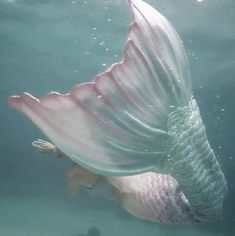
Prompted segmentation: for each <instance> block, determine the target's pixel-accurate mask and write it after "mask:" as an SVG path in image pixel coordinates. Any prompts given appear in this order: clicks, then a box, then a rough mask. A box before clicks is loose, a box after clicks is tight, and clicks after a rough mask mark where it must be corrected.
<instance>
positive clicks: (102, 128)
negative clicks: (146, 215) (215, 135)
mask: <svg viewBox="0 0 235 236" xmlns="http://www.w3.org/2000/svg"><path fill="white" fill-rule="evenodd" d="M130 6H131V10H132V12H133V20H132V23H131V24H130V27H129V34H128V39H127V42H126V45H125V50H124V58H123V60H122V61H121V62H119V63H115V64H113V65H112V66H111V67H110V68H109V69H108V70H107V71H105V72H104V73H102V74H99V75H97V76H96V77H95V78H94V80H93V81H92V82H90V83H84V84H80V85H77V86H75V87H74V88H73V89H72V90H71V91H69V93H68V94H65V95H62V94H59V93H56V92H51V93H50V94H48V95H47V96H45V97H44V98H42V99H41V100H38V99H36V98H34V97H33V96H32V95H30V94H28V93H25V94H23V95H21V96H13V97H11V98H10V104H11V106H13V107H15V108H16V109H18V110H20V111H22V112H23V113H25V114H26V115H27V116H28V117H29V118H30V119H31V120H32V121H33V122H34V123H35V124H36V125H37V126H38V127H39V128H40V129H41V130H42V131H43V132H44V133H45V134H46V135H47V136H48V137H49V138H50V139H51V140H52V141H53V142H54V143H55V145H56V146H57V147H58V148H59V149H61V150H62V151H63V152H64V153H66V154H67V155H68V156H69V157H70V158H71V159H73V160H74V161H75V162H77V163H79V164H80V165H82V166H83V167H85V168H87V169H89V170H91V171H93V172H95V173H99V174H105V175H130V174H135V173H140V172H144V171H147V170H154V169H156V164H157V163H158V162H159V163H160V162H161V163H162V162H163V161H164V154H165V146H166V140H167V138H168V133H167V117H168V113H169V112H170V111H171V110H172V107H175V106H176V107H178V106H185V105H186V104H188V102H189V100H190V97H191V87H190V82H189V73H188V66H187V60H186V56H185V52H184V49H183V46H182V44H181V41H180V39H179V37H178V35H177V33H176V32H175V30H174V29H173V27H172V26H171V25H170V24H169V22H168V21H167V20H166V19H165V18H164V17H163V16H162V15H161V14H160V13H158V12H157V11H156V10H155V9H153V8H152V7H151V6H149V5H148V4H146V3H145V2H143V1H139V0H133V1H130Z"/></svg>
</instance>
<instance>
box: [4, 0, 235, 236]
mask: <svg viewBox="0 0 235 236" xmlns="http://www.w3.org/2000/svg"><path fill="white" fill-rule="evenodd" d="M148 2H149V3H151V4H152V5H153V6H155V7H156V8H158V9H159V10H160V12H162V13H163V14H164V15H165V16H166V17H167V18H168V19H169V20H170V21H171V22H172V24H173V25H174V26H175V28H176V30H177V31H178V32H179V34H180V35H181V38H182V39H183V41H184V44H185V47H186V50H187V54H188V57H189V61H190V66H191V74H192V83H193V90H194V95H195V97H196V99H197V101H198V103H199V106H200V109H201V114H202V117H203V120H204V123H205V125H206V128H207V134H208V138H209V140H210V142H211V145H212V147H213V149H214V151H215V152H216V154H217V155H218V158H219V160H220V163H221V165H222V168H223V170H224V172H225V175H226V177H227V180H228V184H229V193H228V195H227V198H226V200H225V207H224V214H223V219H221V220H220V221H219V222H216V224H210V225H204V226H165V225H159V224H152V223H148V222H144V221H140V220H137V219H135V218H133V217H131V216H129V215H128V214H126V213H125V212H123V211H122V210H121V209H120V208H119V207H118V206H117V205H116V204H115V203H114V202H112V201H109V200H105V199H103V198H100V197H97V196H95V195H93V194H89V193H88V192H87V191H86V190H85V189H80V190H79V192H78V196H77V197H76V198H75V199H73V200H71V199H70V198H69V197H68V195H67V192H66V180H65V175H66V172H67V171H68V169H69V167H70V165H71V164H70V163H69V162H67V161H61V160H58V159H56V158H53V157H51V158H50V157H47V156H44V155H42V154H40V153H38V152H37V151H36V150H34V149H33V147H32V146H31V141H32V140H34V139H36V138H38V137H41V138H44V136H43V135H42V133H41V132H40V131H39V130H38V129H37V128H36V127H35V126H34V125H33V124H32V123H31V122H30V121H29V120H28V119H26V118H25V117H24V116H23V115H22V114H20V113H18V112H17V111H15V110H13V109H11V108H9V107H8V105H7V99H8V96H10V95H13V94H19V93H22V92H24V91H28V92H30V93H32V94H34V95H35V96H38V97H41V96H43V95H44V94H45V93H47V92H49V91H51V90H56V91H59V92H66V91H68V90H69V88H71V87H72V86H73V85H75V84H77V83H79V82H84V81H89V80H91V78H92V77H93V76H94V75H96V74H97V73H98V72H102V71H103V70H104V69H105V68H107V67H108V66H109V65H110V64H111V63H113V62H116V61H118V60H120V58H121V56H122V51H123V45H124V41H125V39H126V35H127V29H128V24H129V21H130V14H129V8H128V5H127V2H126V0H87V1H83V0H74V1H67V0H54V1H53V0H35V1H33V0H31V1H30V0H0V109H1V110H0V235H3V236H8V235H9V236H39V235H40V236H41V235H44V236H47V235H48V236H78V235H79V234H85V233H86V232H87V230H88V229H89V228H90V227H92V226H95V227H97V228H99V230H100V232H101V235H102V236H111V235H114V236H116V235H124V236H125V235H137V236H138V235H141V236H142V235H149V236H152V235H161V236H165V235H180V236H184V235H205V236H209V235H229V236H232V235H235V226H234V224H235V216H234V212H235V204H234V202H235V201H234V194H235V191H234V186H233V185H234V178H235V174H234V173H235V172H234V170H235V151H234V140H235V128H234V120H235V26H234V24H235V1H234V0H223V1H221V0H203V1H196V0H178V1H175V0H149V1H148ZM81 138H82V137H81Z"/></svg>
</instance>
